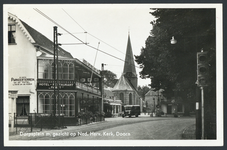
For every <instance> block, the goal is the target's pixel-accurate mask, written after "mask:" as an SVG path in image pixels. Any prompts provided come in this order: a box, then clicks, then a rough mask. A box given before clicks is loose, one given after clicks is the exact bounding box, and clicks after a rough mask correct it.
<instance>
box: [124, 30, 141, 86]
mask: <svg viewBox="0 0 227 150" xmlns="http://www.w3.org/2000/svg"><path fill="white" fill-rule="evenodd" d="M123 76H124V77H125V78H126V79H127V80H128V81H129V83H130V84H131V85H132V86H133V87H134V88H135V89H136V90H137V80H138V78H137V74H136V68H135V61H134V57H133V53H132V46H131V40H130V35H128V43H127V48H126V55H125V64H124V70H123Z"/></svg>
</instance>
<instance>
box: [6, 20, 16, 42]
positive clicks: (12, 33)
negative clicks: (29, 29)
mask: <svg viewBox="0 0 227 150" xmlns="http://www.w3.org/2000/svg"><path fill="white" fill-rule="evenodd" d="M15 33H16V25H15V24H13V25H8V43H9V44H13V43H16V40H15Z"/></svg>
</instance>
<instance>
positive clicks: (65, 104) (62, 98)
mask: <svg viewBox="0 0 227 150" xmlns="http://www.w3.org/2000/svg"><path fill="white" fill-rule="evenodd" d="M57 97H58V95H56V107H54V93H53V92H48V93H44V92H41V93H39V95H38V103H39V113H48V114H50V113H54V108H55V110H56V114H58V113H59V111H58V98H57ZM59 102H60V103H59V104H60V114H61V115H64V116H66V117H70V116H75V96H74V94H73V93H59Z"/></svg>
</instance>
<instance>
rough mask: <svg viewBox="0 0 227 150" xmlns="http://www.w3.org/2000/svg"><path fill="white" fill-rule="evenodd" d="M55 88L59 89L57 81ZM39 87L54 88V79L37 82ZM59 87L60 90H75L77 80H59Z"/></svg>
mask: <svg viewBox="0 0 227 150" xmlns="http://www.w3.org/2000/svg"><path fill="white" fill-rule="evenodd" d="M55 86H56V87H55V88H56V89H57V82H56V84H55ZM37 89H48V90H54V81H51V80H44V81H43V80H42V81H39V80H38V82H37ZM59 89H60V90H75V89H76V82H74V81H59Z"/></svg>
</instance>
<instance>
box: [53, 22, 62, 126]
mask: <svg viewBox="0 0 227 150" xmlns="http://www.w3.org/2000/svg"><path fill="white" fill-rule="evenodd" d="M58 35H59V34H58V32H57V27H56V26H54V116H56V104H57V105H58V107H57V108H58V119H57V122H58V123H57V125H58V127H60V126H61V125H60V122H61V121H60V99H59V73H58V70H59V69H58ZM56 72H57V78H56ZM56 87H57V95H56ZM56 98H57V99H56ZM56 101H57V102H58V103H56Z"/></svg>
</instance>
